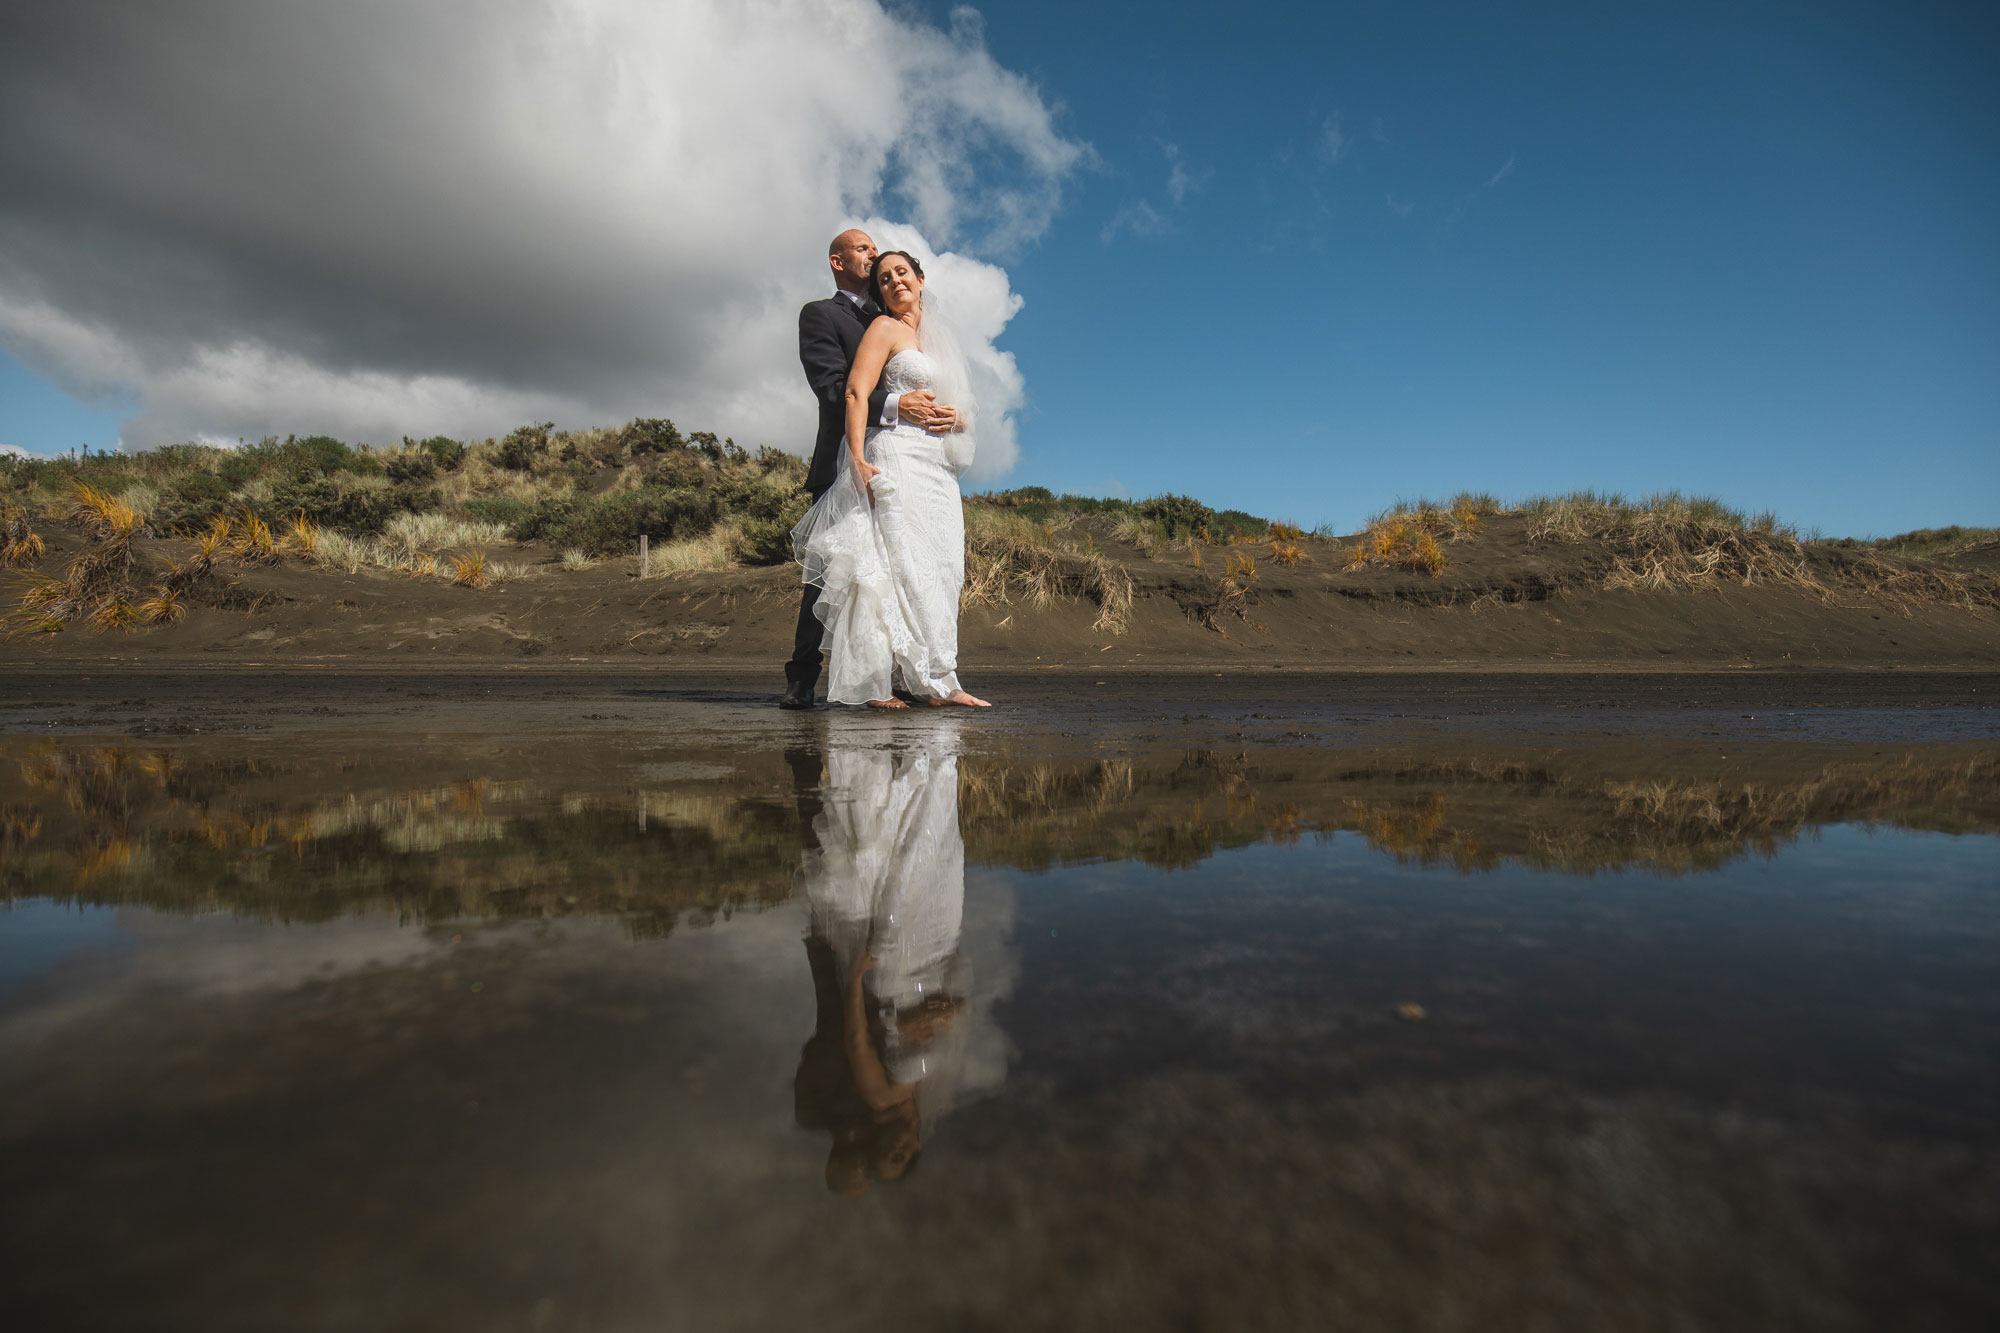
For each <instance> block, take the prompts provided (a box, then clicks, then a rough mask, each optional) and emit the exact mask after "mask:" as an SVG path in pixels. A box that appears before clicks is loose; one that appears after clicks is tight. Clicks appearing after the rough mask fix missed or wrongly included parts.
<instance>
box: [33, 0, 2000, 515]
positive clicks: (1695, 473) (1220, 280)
mask: <svg viewBox="0 0 2000 1333" xmlns="http://www.w3.org/2000/svg"><path fill="white" fill-rule="evenodd" d="M894 8H896V9H898V10H899V12H903V13H906V14H915V15H918V16H921V17H924V18H927V19H928V20H929V21H930V22H931V23H933V24H935V25H937V26H939V27H941V28H942V27H946V26H948V25H949V22H950V20H949V13H948V6H944V5H915V6H910V5H903V6H895V7H894ZM1995 13H1996V11H1995V9H1994V7H1992V6H1977V5H1938V4H1896V5H1869V6H1864V5H1851V4H1839V3H1818V4H1753V5H1744V4H1709V3H1679V4H1674V5H1663V4H1632V3H1621V4H1619V5H1615V6H1601V5H1595V6H1593V5H1531V6H1519V5H1493V4H1460V5H1415V4H1358V5H1355V4H1349V5H1311V6H1290V5H1260V6H1238V7H1234V8H1218V7H1214V6H1209V5H1200V6H1196V5H1176V4H1143V5H1142V4H1094V5H1074V4H1055V3H1041V2H1040V0H1012V2H1010V3H1008V4H1006V5H1004V6H1002V5H992V6H989V7H987V8H986V9H985V10H984V11H983V16H984V33H985V42H986V45H987V49H988V50H989V51H990V52H991V54H992V56H993V58H994V59H995V60H997V61H998V63H999V64H1000V65H1001V66H1003V67H1005V68H1006V69H1009V70H1013V71H1016V72H1018V73H1021V74H1023V75H1025V76H1027V77H1028V78H1029V79H1030V80H1032V81H1033V82H1034V84H1035V85H1036V88H1037V89H1038V90H1039V93H1040V95H1041V97H1042V98H1043V99H1044V100H1045V101H1046V102H1048V103H1049V104H1051V105H1053V106H1054V107H1055V108H1056V122H1055V123H1056V125H1057V126H1058V128H1059V129H1060V130H1061V132H1062V133H1063V134H1065V135H1067V136H1068V137H1069V138H1070V139H1071V140H1075V141H1081V142H1084V143H1087V144H1088V145H1089V146H1090V150H1091V153H1092V155H1093V160H1092V161H1091V162H1090V163H1089V164H1088V165H1087V166H1085V167H1084V168H1083V169H1081V170H1080V171H1077V172H1075V173H1074V174H1073V175H1071V176H1070V177H1069V178H1068V179H1067V180H1066V181H1065V183H1064V185H1063V188H1062V194H1061V203H1060V205H1059V206H1058V208H1057V209H1056V211H1055V213H1054V216H1053V222H1052V224H1051V225H1050V227H1049V228H1048V230H1047V231H1046V233H1045V234H1043V235H1042V236H1041V237H1040V238H1039V239H1038V240H1033V241H1030V242H1028V243H1026V244H1024V245H1022V246H1020V247H1019V248H1017V249H1015V250H1013V251H1010V252H1006V253H998V254H993V255H988V256H986V257H988V258H992V259H994V260H996V261H997V262H999V263H1001V264H1003V265H1004V266H1005V268H1006V270H1007V274H1008V277H1009V279H1010V280H1011V282H1012V284H1013V287H1014V289H1015V290H1016V291H1017V292H1019V293H1020V294H1021V295H1022V296H1023V297H1024V298H1025V300H1026V305H1025V307H1024V309H1023V310H1022V312H1021V313H1020V315H1018V316H1017V317H1016V319H1015V320H1014V322H1013V324H1012V325H1011V326H1010V327H1009V329H1008V331H1007V333H1006V335H1005V336H1004V338H1003V339H1002V343H1001V345H1002V346H1003V347H1005V348H1006V349H1008V350H1010V351H1012V352H1013V353H1014V355H1015V356H1016V358H1017V359H1018V362H1019V364H1020V367H1021V369H1022V371H1023V372H1024V375H1025V382H1026V390H1027V406H1026V409H1025V410H1024V412H1023V414H1022V416H1021V418H1020V426H1019V432H1018V434H1019V440H1020V448H1021V460H1020V464H1019V466H1018V467H1017V468H1016V469H1015V470H1014V472H1013V473H1012V474H1011V475H1010V476H1009V477H1007V478H1006V479H1005V482H1004V483H1003V484H1012V485H1027V484H1041V485H1047V486H1050V487H1052V488H1054V489H1057V490H1064V489H1069V490H1077V491H1086V492H1094V493H1106V492H1112V493H1118V492H1122V493H1126V494H1130V495H1133V496H1143V495H1147V494H1152V493H1156V492H1160V491H1168V490H1172V491H1182V492H1186V493H1191V494H1194V495H1198V496H1200V497H1202V498H1203V499H1205V500H1207V501H1209V502H1210V503H1212V504H1215V505H1217V506H1219V507H1221V506H1229V507H1239V508H1244V509H1249V510H1251V511H1253V512H1257V513H1261V514H1266V515H1270V516H1275V517H1289V518H1293V519H1296V520H1299V521H1302V522H1305V523H1307V524H1315V523H1319V522H1332V523H1333V524H1335V525H1336V526H1338V527H1340V528H1342V529H1343V530H1348V529H1352V528H1353V527H1355V526H1357V525H1358V524H1359V523H1360V522H1361V521H1362V520H1363V519H1364V518H1365V517H1366V516H1367V515H1368V514H1369V513H1371V512H1374V511H1375V510H1378V509H1380V508H1381V507H1383V506H1385V505H1386V504H1388V503H1389V502H1391V501H1393V500H1395V499H1397V498H1399V497H1414V496H1417V495H1442V494H1446V493H1449V492H1451V491H1453V490H1457V489H1462V488H1471V489H1484V490H1491V491H1494V492H1497V493H1499V494H1501V495H1502V496H1503V497H1518V496H1522V495H1525V494H1528V493H1532V492H1537V491H1549V490H1565V489H1571V488H1577V487H1593V488H1599V489H1611V490H1621V491H1625V492H1627V493H1635V494H1636V493H1644V492H1647V491H1650V490H1654V489H1662V488H1678V489H1682V490H1688V491H1694V492H1701V493H1708V494H1716V495H1720V496H1722V497H1723V498H1725V499H1727V500H1729V501H1731V502H1733V503H1736V504H1740V505H1743V506H1745V507H1748V508H1753V509H1761V508H1767V507H1768V508H1772V509H1775V510H1777V511H1778V512H1779V513H1780V514H1781V515H1782V516H1784V517H1785V518H1787V519H1789V520H1791V521H1793V522H1796V523H1799V524H1801V525H1803V526H1807V527H1814V528H1819V529H1821V530H1824V531H1825V532H1826V533H1828V534H1829V535H1845V534H1854V535H1882V534H1886V533H1890V532H1895V531H1901V530H1904V529H1907V528H1912V527H1919V526H1927V525H1935V524H1942V523H1949V522H1962V523H1980V524H1993V523H1996V522H2000V447H1997V446H2000V373H1996V369H1995V368H1996V367H2000V246H1996V242H1995V239H1994V238H1996V237H2000V93H1997V92H1996V86H2000V80H1995V79H1994V78H1993V77H1992V71H1993V70H1994V69H1996V68H2000V19H1996V18H1995V17H1994V14H1995ZM0 394H4V402H5V408H4V412H0V442H6V443H12V444H16V445H21V446H24V447H27V448H30V449H34V450H38V451H53V450H57V449H63V448H70V447H74V446H75V445H77V444H79V443H89V444H91V445H92V446H93V447H103V446H105V445H108V444H111V443H112V442H114V441H115V440H116V438H117V435H118V426H119V421H120V419H121V417H120V414H119V411H118V410H116V408H115V406H113V405H106V404H99V403H84V402H80V401H79V400H77V399H74V398H70V397H68V396H66V395H65V394H63V393H61V392H60V391H58V390H57V389H55V388H54V387H53V386H52V385H51V384H50V383H49V382H48V381H47V380H45V379H42V378H41V377H39V376H37V375H35V374H33V373H32V372H30V371H28V370H27V369H25V368H24V367H23V366H22V365H21V364H20V363H19V362H17V361H14V360H12V359H11V358H9V359H5V360H0ZM564 424H585V423H581V422H578V423H564ZM297 428H298V429H300V430H310V429H314V428H315V427H314V425H313V424H312V423H308V422H301V423H299V424H298V427H297Z"/></svg>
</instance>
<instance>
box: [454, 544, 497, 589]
mask: <svg viewBox="0 0 2000 1333" xmlns="http://www.w3.org/2000/svg"><path fill="white" fill-rule="evenodd" d="M451 581H452V582H453V583H455V584H457V585H458V586H459V587H461V588H484V587H485V586H486V585H487V584H488V583H490V582H491V581H492V578H491V575H489V574H488V573H487V570H486V552H484V551H466V552H464V553H463V554H460V555H454V556H452V557H451Z"/></svg>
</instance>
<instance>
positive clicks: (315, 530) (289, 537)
mask: <svg viewBox="0 0 2000 1333" xmlns="http://www.w3.org/2000/svg"><path fill="white" fill-rule="evenodd" d="M319 543H320V530H319V525H318V524H316V523H314V522H313V521H312V520H311V519H309V518H307V517H306V516H305V514H304V513H303V512H301V513H299V514H297V515H295V516H294V517H293V519H292V521H291V523H290V524H288V525H287V526H286V528H285V534H284V536H283V537H282V538H281V539H280V542H279V544H280V546H281V547H282V548H283V549H284V550H286V551H290V552H291V553H293V554H294V555H301V556H304V557H305V558H306V559H308V560H312V559H313V558H314V556H315V555H316V554H317V553H318V551H319Z"/></svg>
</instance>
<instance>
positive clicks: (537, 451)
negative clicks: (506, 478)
mask: <svg viewBox="0 0 2000 1333" xmlns="http://www.w3.org/2000/svg"><path fill="white" fill-rule="evenodd" d="M555 426H556V423H555V422H553V421H544V422H542V423H541V424H540V425H534V426H522V427H520V428H519V429H516V430H512V431H509V432H508V433H507V438H506V439H504V440H502V441H500V448H499V450H498V451H497V452H496V453H495V454H494V455H493V461H494V462H495V463H497V464H498V465H500V466H501V467H504V468H506V469H508V470H509V471H511V472H526V471H527V470H528V469H529V468H532V467H533V466H534V465H535V460H536V459H537V458H539V457H541V456H542V454H543V453H544V452H545V451H547V449H548V447H549V432H550V431H552V430H554V429H555Z"/></svg>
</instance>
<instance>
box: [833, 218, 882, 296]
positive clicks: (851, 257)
mask: <svg viewBox="0 0 2000 1333" xmlns="http://www.w3.org/2000/svg"><path fill="white" fill-rule="evenodd" d="M826 262H827V266H828V267H830V268H831V269H832V270H833V285H834V286H836V287H838V288H840V289H841V290H842V291H847V292H865V291H867V290H868V275H869V274H870V273H872V272H874V270H875V242H874V241H873V240H871V239H870V238H869V236H868V233H867V232H865V231H863V230H861V229H860V228H859V227H850V228H848V229H847V230H846V231H844V232H842V233H840V235H838V236H836V237H834V238H833V241H832V243H831V244H829V245H828V246H827V247H826Z"/></svg>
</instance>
